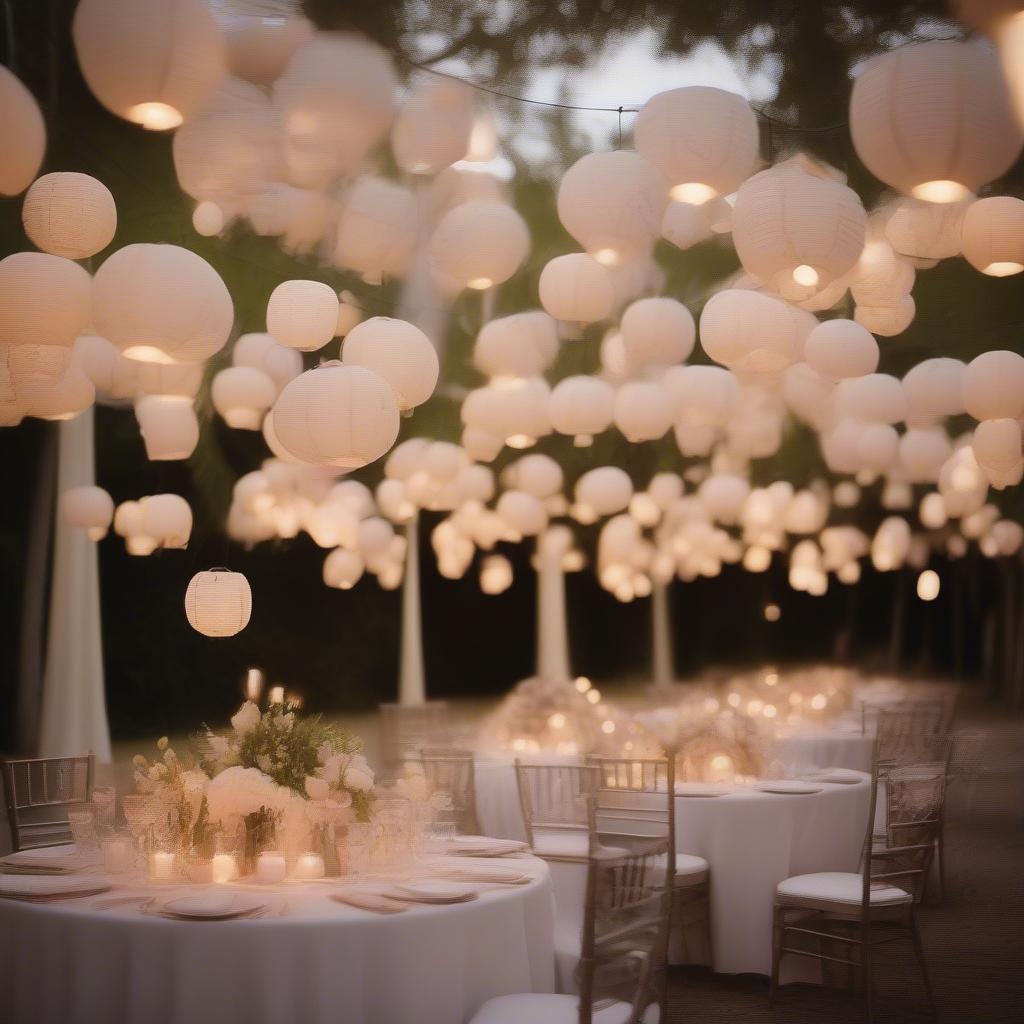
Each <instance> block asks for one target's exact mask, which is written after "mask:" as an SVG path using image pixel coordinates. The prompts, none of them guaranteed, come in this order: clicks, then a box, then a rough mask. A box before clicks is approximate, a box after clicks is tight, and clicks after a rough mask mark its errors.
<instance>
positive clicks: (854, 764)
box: [771, 723, 875, 772]
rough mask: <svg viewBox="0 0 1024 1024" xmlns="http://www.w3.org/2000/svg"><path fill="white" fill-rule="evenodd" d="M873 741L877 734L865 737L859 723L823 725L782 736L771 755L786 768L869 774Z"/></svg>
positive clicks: (773, 747) (776, 741)
mask: <svg viewBox="0 0 1024 1024" xmlns="http://www.w3.org/2000/svg"><path fill="white" fill-rule="evenodd" d="M874 742H875V738H874V735H873V734H868V735H865V734H864V733H863V732H862V731H861V727H860V724H859V723H857V724H848V723H837V724H835V725H821V726H814V727H810V728H807V729H803V730H801V731H800V732H794V733H792V734H790V735H789V736H780V737H779V738H778V739H776V740H775V742H774V744H773V746H772V753H771V756H772V757H773V758H775V759H776V760H778V761H779V762H780V763H782V764H786V765H793V766H796V765H804V766H814V767H815V768H852V769H853V770H854V771H858V772H870V771H871V760H872V753H873V748H874Z"/></svg>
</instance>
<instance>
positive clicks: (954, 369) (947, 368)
mask: <svg viewBox="0 0 1024 1024" xmlns="http://www.w3.org/2000/svg"><path fill="white" fill-rule="evenodd" d="M966 371H967V366H966V364H965V363H962V362H960V360H959V359H949V358H947V357H939V358H936V359H925V360H924V362H921V363H918V364H917V366H915V367H913V369H911V370H908V371H907V374H906V376H905V377H904V378H903V393H904V394H905V395H906V396H907V407H908V411H907V421H908V422H911V421H915V422H922V423H929V422H932V421H934V420H940V419H943V418H944V417H946V416H957V415H959V414H960V413H962V412H963V411H964V397H963V380H964V374H965V373H966Z"/></svg>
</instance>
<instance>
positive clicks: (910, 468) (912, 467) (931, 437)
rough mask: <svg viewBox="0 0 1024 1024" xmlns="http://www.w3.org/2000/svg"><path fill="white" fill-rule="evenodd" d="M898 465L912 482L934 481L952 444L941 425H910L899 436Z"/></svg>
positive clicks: (949, 452)
mask: <svg viewBox="0 0 1024 1024" xmlns="http://www.w3.org/2000/svg"><path fill="white" fill-rule="evenodd" d="M899 444H900V465H901V466H902V467H903V470H904V472H905V473H906V474H907V479H908V480H909V482H910V483H912V484H920V483H934V482H935V481H936V480H938V479H939V472H940V470H941V469H942V464H943V463H944V462H945V461H946V459H948V458H949V456H950V455H951V454H952V451H953V449H952V445H950V443H949V438H948V437H947V436H946V432H945V430H943V429H942V428H941V427H911V428H910V429H909V430H908V431H907V432H906V433H905V434H904V435H903V436H902V437H901V438H900V442H899Z"/></svg>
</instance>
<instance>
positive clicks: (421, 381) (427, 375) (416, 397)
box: [341, 316, 439, 411]
mask: <svg viewBox="0 0 1024 1024" xmlns="http://www.w3.org/2000/svg"><path fill="white" fill-rule="evenodd" d="M341 361H342V362H343V363H344V364H345V365H346V366H348V365H352V366H365V367H366V368H367V369H369V370H373V371H374V372H375V373H377V374H379V375H380V376H381V377H383V378H384V379H385V380H386V381H387V382H388V384H390V385H391V389H392V390H393V391H394V393H395V399H396V400H397V402H398V408H399V409H400V410H402V411H405V410H408V409H414V408H415V407H416V406H418V405H422V404H423V403H424V402H425V401H426V400H427V399H428V398H430V396H431V395H432V394H433V393H434V388H435V386H436V385H437V375H438V370H439V367H438V361H437V351H436V349H435V348H434V346H433V344H432V343H431V341H430V339H429V338H428V337H427V336H426V335H425V334H424V333H423V332H422V331H421V330H420V329H419V328H418V327H416V326H414V325H413V324H410V323H407V322H406V321H405V320H395V319H392V318H391V317H386V316H375V317H371V318H370V319H369V320H364V321H363V322H362V323H361V324H358V325H357V326H356V327H353V328H352V330H351V331H349V333H348V335H347V336H346V338H345V341H344V344H343V345H342V349H341Z"/></svg>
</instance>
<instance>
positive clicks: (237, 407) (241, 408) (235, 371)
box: [211, 366, 277, 430]
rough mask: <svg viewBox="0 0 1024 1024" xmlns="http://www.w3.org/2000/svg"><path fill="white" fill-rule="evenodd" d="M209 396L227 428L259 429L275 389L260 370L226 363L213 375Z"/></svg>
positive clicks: (272, 399) (271, 401)
mask: <svg viewBox="0 0 1024 1024" xmlns="http://www.w3.org/2000/svg"><path fill="white" fill-rule="evenodd" d="M211 397H212V398H213V407H214V408H215V409H216V410H217V412H219V413H220V415H221V416H223V417H224V422H225V423H227V425H228V426H229V427H234V428H235V429H236V430H259V429H260V427H261V426H262V424H263V416H264V413H266V411H267V410H268V409H269V408H270V407H271V406H272V405H273V404H274V399H275V398H276V397H277V388H276V387H275V386H274V382H273V381H272V380H271V379H270V378H269V377H268V376H267V375H266V374H265V373H264V372H263V371H262V370H254V369H253V368H252V367H249V366H229V367H227V368H226V369H224V370H219V371H218V372H217V373H216V375H215V376H214V378H213V386H212V388H211Z"/></svg>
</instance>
